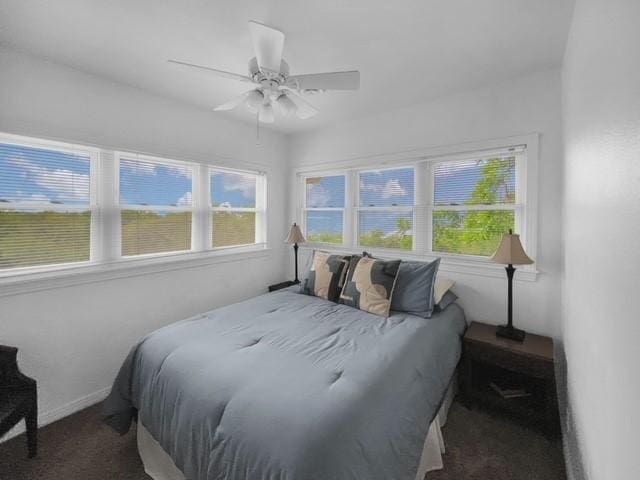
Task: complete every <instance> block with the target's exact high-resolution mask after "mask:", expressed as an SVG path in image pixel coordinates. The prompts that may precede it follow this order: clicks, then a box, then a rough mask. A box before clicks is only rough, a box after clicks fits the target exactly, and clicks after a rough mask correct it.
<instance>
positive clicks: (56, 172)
mask: <svg viewBox="0 0 640 480" xmlns="http://www.w3.org/2000/svg"><path fill="white" fill-rule="evenodd" d="M92 162H93V153H92V152H90V151H79V150H72V149H63V148H53V147H47V148H41V147H40V146H37V147H36V146H35V145H32V146H30V145H26V144H21V143H13V142H2V143H0V172H1V174H0V270H4V269H13V268H20V267H34V266H42V265H56V264H61V263H77V262H88V261H89V259H90V227H91V216H92V212H91V192H90V172H91V168H92Z"/></svg>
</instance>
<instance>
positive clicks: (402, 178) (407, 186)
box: [358, 167, 415, 250]
mask: <svg viewBox="0 0 640 480" xmlns="http://www.w3.org/2000/svg"><path fill="white" fill-rule="evenodd" d="M358 175H359V181H358V205H359V207H358V245H360V246H361V247H374V248H375V247H377V248H398V249H402V250H412V249H413V207H414V203H415V185H414V183H415V182H414V169H413V167H409V168H393V169H386V170H374V171H365V172H359V174H358Z"/></svg>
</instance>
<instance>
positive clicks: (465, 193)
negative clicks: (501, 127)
mask: <svg viewBox="0 0 640 480" xmlns="http://www.w3.org/2000/svg"><path fill="white" fill-rule="evenodd" d="M516 173H517V170H516V157H515V156H513V155H510V156H496V157H492V158H479V159H475V160H464V161H451V162H441V163H437V164H436V165H435V166H434V167H433V184H434V197H433V204H434V209H433V215H432V221H433V224H432V227H433V228H432V235H433V237H432V245H433V248H432V249H433V251H435V252H443V253H457V254H466V255H480V256H490V255H492V254H493V253H494V252H495V250H496V248H497V247H498V244H499V243H500V239H501V238H502V235H503V234H504V233H507V232H508V231H509V229H514V228H515V206H516Z"/></svg>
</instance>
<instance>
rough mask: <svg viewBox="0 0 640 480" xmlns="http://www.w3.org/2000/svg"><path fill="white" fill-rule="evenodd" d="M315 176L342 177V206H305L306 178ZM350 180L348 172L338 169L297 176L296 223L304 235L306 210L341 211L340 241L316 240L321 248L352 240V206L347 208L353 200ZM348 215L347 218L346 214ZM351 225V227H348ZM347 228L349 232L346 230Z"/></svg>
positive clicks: (338, 245)
mask: <svg viewBox="0 0 640 480" xmlns="http://www.w3.org/2000/svg"><path fill="white" fill-rule="evenodd" d="M316 177H344V189H345V190H344V206H343V207H342V208H341V207H308V206H307V179H308V178H316ZM351 183H352V182H351V181H350V179H349V172H347V171H340V170H328V171H323V172H317V173H313V174H311V175H301V176H300V177H299V184H300V191H301V194H300V195H299V196H298V201H299V205H300V211H301V216H300V218H299V219H298V224H299V225H300V226H301V228H302V231H303V232H304V234H305V236H307V212H342V243H327V242H317V243H315V245H318V246H320V247H323V248H325V247H326V248H331V247H342V246H345V245H348V243H347V239H350V241H352V237H353V235H352V233H351V232H352V228H353V227H352V224H353V222H352V221H350V220H351V218H352V217H353V212H352V208H349V205H354V203H353V202H354V200H353V192H354V189H353V188H352V187H351ZM348 215H349V217H350V218H349V220H348V219H347V216H348ZM349 227H351V228H349ZM347 230H349V232H347Z"/></svg>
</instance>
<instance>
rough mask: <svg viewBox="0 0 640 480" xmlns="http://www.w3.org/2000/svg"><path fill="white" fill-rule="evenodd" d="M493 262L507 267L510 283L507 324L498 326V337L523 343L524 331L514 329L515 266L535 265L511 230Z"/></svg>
mask: <svg viewBox="0 0 640 480" xmlns="http://www.w3.org/2000/svg"><path fill="white" fill-rule="evenodd" d="M491 260H492V261H494V262H496V263H502V264H503V265H506V268H505V270H506V271H507V279H508V281H509V286H508V297H507V298H508V299H507V324H506V325H500V326H498V328H497V329H496V336H498V337H502V338H508V339H511V340H516V341H518V342H522V341H523V340H524V336H525V332H524V330H520V329H518V328H514V327H513V274H514V273H515V271H516V269H515V268H514V265H529V264H532V263H533V260H531V259H530V258H529V257H528V256H527V254H526V253H525V252H524V248H522V244H521V243H520V235H518V234H515V233H513V231H512V230H511V229H509V233H508V234H505V235H503V236H502V241H501V242H500V246H499V247H498V250H496V253H495V254H494V255H493V257H492V258H491Z"/></svg>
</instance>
